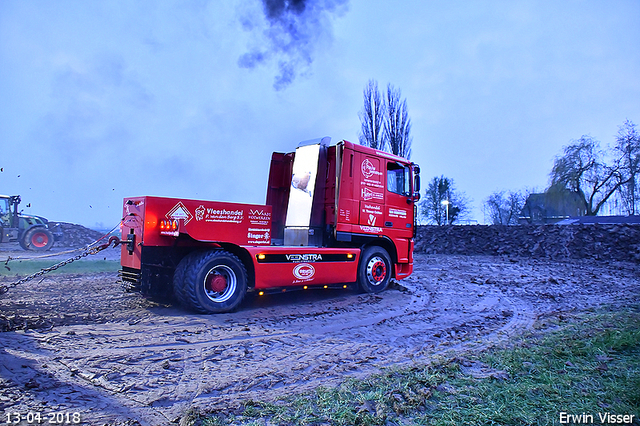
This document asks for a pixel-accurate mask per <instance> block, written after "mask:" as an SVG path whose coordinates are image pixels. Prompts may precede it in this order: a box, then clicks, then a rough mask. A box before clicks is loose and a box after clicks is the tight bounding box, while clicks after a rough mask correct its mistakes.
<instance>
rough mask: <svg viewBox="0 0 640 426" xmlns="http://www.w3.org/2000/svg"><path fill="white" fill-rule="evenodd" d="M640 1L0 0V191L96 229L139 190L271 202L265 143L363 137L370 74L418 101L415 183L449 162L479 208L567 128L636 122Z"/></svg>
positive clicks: (608, 132)
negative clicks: (418, 171) (417, 172)
mask: <svg viewBox="0 0 640 426" xmlns="http://www.w3.org/2000/svg"><path fill="white" fill-rule="evenodd" d="M268 6H269V7H268ZM639 18H640V1H639V0H613V1H607V2H605V1H601V0H598V1H590V0H584V1H579V0H563V1H555V0H549V1H544V0H543V1H526V0H523V1H519V0H505V1H500V0H496V1H490V0H486V1H485V0H474V1H430V0H416V1H412V0H407V1H398V2H388V1H375V0H366V1H365V0H306V1H305V0H294V1H290V0H287V1H284V0H268V1H267V0H265V2H264V3H263V1H261V0H238V1H206V0H193V1H187V2H185V1H178V0H175V1H172V0H164V1H161V2H158V1H146V0H139V1H135V0H104V1H90V2H87V1H84V0H78V1H75V0H74V1H72V0H56V1H54V0H50V1H45V0H32V1H22V0H2V1H0V170H2V171H1V172H0V193H2V194H5V195H14V194H20V195H21V196H22V200H23V204H22V206H23V207H24V212H25V213H27V214H38V215H42V216H45V217H47V218H48V219H50V220H53V221H63V222H72V223H79V224H82V225H85V226H88V227H92V228H98V229H109V228H112V227H114V226H116V225H117V224H118V222H119V221H120V219H121V216H122V199H123V198H124V197H129V196H141V195H155V196H168V197H177V198H192V199H205V200H219V201H232V202H247V203H259V204H263V203H264V202H265V197H266V185H267V177H268V169H269V161H270V158H271V153H272V152H273V151H278V152H290V151H293V150H294V149H295V147H296V146H297V144H298V143H299V142H300V141H303V140H309V139H314V138H319V137H324V136H330V137H331V138H332V142H333V143H336V142H338V141H340V140H343V139H344V140H348V141H351V142H357V141H358V134H359V131H360V119H359V117H358V113H359V112H360V111H361V110H362V108H363V89H364V87H365V85H366V84H367V81H368V80H370V79H374V80H376V81H377V82H378V84H379V86H380V87H381V88H384V87H386V86H387V84H392V85H393V86H394V87H396V88H398V89H400V90H401V93H402V97H403V98H404V99H406V101H407V105H408V109H409V116H410V118H411V122H412V133H411V135H412V138H413V142H412V157H411V160H412V161H414V162H416V163H418V164H419V165H420V166H421V171H422V181H423V187H424V186H426V183H427V182H428V181H429V180H431V179H432V178H433V177H435V176H441V175H444V176H446V177H449V178H451V179H453V180H454V181H455V183H456V187H457V189H458V190H459V191H461V192H463V193H464V194H465V195H466V196H467V198H469V199H470V201H471V213H470V217H469V219H471V220H476V221H477V222H478V223H485V221H486V220H488V218H485V217H484V214H483V211H482V203H483V201H484V200H485V199H486V198H487V197H488V196H489V195H490V194H491V193H493V192H495V191H499V190H514V191H515V190H521V189H525V188H528V189H537V190H539V191H542V190H544V189H545V188H546V187H547V186H548V175H549V172H550V170H551V167H552V165H553V159H554V157H555V156H557V155H559V154H561V152H562V148H563V146H565V145H567V144H569V143H570V142H571V141H572V140H573V139H578V138H580V137H581V136H582V135H591V136H592V137H594V138H596V139H598V140H600V141H601V143H602V145H603V146H606V145H607V144H612V143H614V141H615V135H616V133H617V131H618V126H620V125H622V124H623V123H624V121H625V120H627V119H629V120H631V121H633V122H634V123H636V124H640V77H639V76H640V26H639V25H638V20H639ZM27 204H29V205H30V207H25V206H26V205H27Z"/></svg>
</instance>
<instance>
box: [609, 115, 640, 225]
mask: <svg viewBox="0 0 640 426" xmlns="http://www.w3.org/2000/svg"><path fill="white" fill-rule="evenodd" d="M613 152H614V155H615V156H616V157H617V158H619V162H620V180H621V185H620V191H619V195H620V199H621V201H622V205H623V209H624V211H625V213H626V214H630V215H633V214H638V213H640V188H639V185H640V134H639V133H638V130H637V128H636V125H635V124H634V123H633V122H632V121H630V120H626V121H625V122H624V124H623V125H622V126H620V127H619V128H618V135H617V136H616V145H615V146H614V148H613Z"/></svg>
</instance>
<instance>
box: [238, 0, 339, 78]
mask: <svg viewBox="0 0 640 426" xmlns="http://www.w3.org/2000/svg"><path fill="white" fill-rule="evenodd" d="M347 1H348V0H262V9H263V13H264V20H262V19H260V20H258V19H250V18H245V19H244V20H243V27H244V28H245V29H246V30H248V31H251V32H252V33H254V34H255V36H254V40H253V46H252V47H251V48H250V49H249V51H248V52H246V53H244V54H243V55H242V56H240V58H239V59H238V65H239V66H240V67H242V68H249V69H252V68H255V67H257V66H260V65H266V64H268V63H272V62H275V63H276V64H277V67H278V73H277V75H276V77H275V79H274V83H273V87H274V89H276V90H282V89H284V88H286V87H287V86H289V85H290V84H291V83H292V82H293V81H294V80H295V78H296V77H297V76H298V75H304V74H305V73H306V72H307V70H308V69H309V67H310V65H311V63H312V62H313V54H314V52H315V50H316V48H317V47H318V45H319V44H320V43H321V42H322V41H323V40H325V41H326V40H330V39H331V36H332V26H331V19H332V18H333V17H334V16H335V15H339V14H340V13H341V12H342V11H343V10H344V9H345V6H346V3H347Z"/></svg>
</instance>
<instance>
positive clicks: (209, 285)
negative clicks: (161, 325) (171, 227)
mask: <svg viewBox="0 0 640 426" xmlns="http://www.w3.org/2000/svg"><path fill="white" fill-rule="evenodd" d="M181 263H182V262H181ZM178 268H180V265H178ZM184 268H185V272H184V278H183V280H184V281H183V287H182V292H183V293H184V294H183V300H182V301H181V302H182V304H183V305H184V306H186V307H188V308H190V309H193V310H194V311H196V312H200V313H203V314H214V313H221V312H229V311H232V310H234V309H235V308H237V307H238V305H240V302H242V299H243V298H244V296H245V294H246V293H247V270H246V268H245V267H244V264H243V263H242V262H241V261H240V259H238V258H237V257H236V256H235V255H233V254H231V253H229V252H227V251H224V250H213V251H207V252H202V253H196V254H194V256H193V257H192V258H191V259H189V260H188V261H187V262H186V265H185V267H184ZM176 272H178V271H177V270H176ZM178 279H179V278H178ZM178 294H179V293H178Z"/></svg>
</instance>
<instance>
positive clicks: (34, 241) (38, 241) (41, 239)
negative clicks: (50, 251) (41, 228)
mask: <svg viewBox="0 0 640 426" xmlns="http://www.w3.org/2000/svg"><path fill="white" fill-rule="evenodd" d="M47 244H49V236H48V235H47V234H46V233H45V232H36V233H35V234H33V235H32V236H31V245H32V246H35V247H38V248H42V247H46V246H47Z"/></svg>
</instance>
